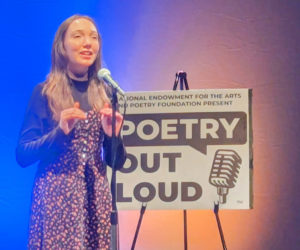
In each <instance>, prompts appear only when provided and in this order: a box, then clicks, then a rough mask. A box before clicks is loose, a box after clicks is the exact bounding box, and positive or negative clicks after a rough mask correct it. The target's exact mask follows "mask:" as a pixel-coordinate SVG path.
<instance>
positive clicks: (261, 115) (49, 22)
mask: <svg viewBox="0 0 300 250" xmlns="http://www.w3.org/2000/svg"><path fill="white" fill-rule="evenodd" d="M0 4H1V5H0V7H1V8H0V19H1V29H0V42H1V52H0V62H1V67H0V70H1V75H0V76H1V98H0V105H1V107H2V108H1V112H2V115H1V123H0V131H1V132H0V150H1V175H0V249H18V250H21V249H25V248H26V247H25V245H26V237H27V226H28V217H29V208H30V196H31V187H32V183H33V177H34V173H35V171H36V167H35V166H31V167H29V168H27V169H22V168H20V167H19V166H18V165H17V163H16V162H15V156H14V150H15V145H16V140H17V135H18V131H19V129H20V125H21V121H22V120H23V115H24V111H25V107H26V105H27V102H28V99H29V97H30V95H31V91H32V89H33V87H34V86H35V85H36V84H37V83H39V82H41V81H43V80H44V79H45V76H46V74H47V73H48V71H49V68H50V49H51V45H52V40H53V37H54V33H55V31H56V29H57V27H58V26H59V24H60V23H61V22H62V21H63V20H64V19H65V18H67V17H69V16H70V15H72V14H75V13H81V14H88V15H91V16H92V17H94V18H95V19H96V21H97V23H98V25H99V28H100V31H101V33H102V36H103V52H104V60H105V63H106V66H107V67H108V68H109V69H110V70H111V72H112V74H113V75H114V77H115V78H116V80H118V81H119V83H120V84H121V86H122V87H123V88H124V89H125V90H127V91H148V90H169V89H171V88H172V86H173V81H174V77H175V76H174V74H175V72H176V71H178V70H181V69H183V70H185V71H187V72H188V81H189V85H190V88H192V89H199V88H252V89H253V132H254V145H253V147H254V209H253V210H247V211H220V216H221V220H222V225H223V230H224V232H225V238H226V240H227V246H228V249H237V250H240V249H243V250H247V249H249V250H253V249H256V250H265V249H299V245H300V237H299V235H300V198H299V190H300V185H299V182H300V181H299V180H300V157H299V155H300V150H299V146H300V145H299V139H300V136H299V133H298V130H297V129H299V121H300V116H299V107H300V100H299V96H300V86H299V83H300V77H299V69H300V1H298V0H294V1H293V0H286V1H284V0H282V1H279V0H243V1H242V0H236V1H234V0H231V1H218V0H210V1H206V0H197V1H196V0H194V1H193V0H161V1H159V0H153V1H143V0H142V1H141V0H133V1H121V0H111V1H95V0H90V1H79V0H73V1H49V0H48V1H46V0H44V1H42V0H39V1H38V0H35V1H34V0H32V1H16V0H15V1H13V0H12V1H4V0H2V1H1V3H0ZM138 214H139V212H138V211H131V212H126V211H123V212H121V213H120V232H121V249H130V245H131V241H132V238H133V235H134V230H135V226H136V223H137V219H138ZM188 244H189V249H195V250H196V249H221V247H222V246H221V243H220V239H219V235H218V231H217V226H216V223H215V219H214V215H213V213H212V211H200V210H199V211H188ZM137 249H155V250H159V249H161V250H163V249H164V250H165V249H183V227H182V211H151V212H150V211H147V212H146V214H145V218H144V221H143V224H142V228H141V231H140V238H139V240H138V242H137Z"/></svg>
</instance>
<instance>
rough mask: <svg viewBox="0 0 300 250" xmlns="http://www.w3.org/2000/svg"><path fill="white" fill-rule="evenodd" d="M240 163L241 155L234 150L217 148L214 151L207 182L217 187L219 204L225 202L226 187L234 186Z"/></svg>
mask: <svg viewBox="0 0 300 250" xmlns="http://www.w3.org/2000/svg"><path fill="white" fill-rule="evenodd" d="M241 163H242V159H241V157H240V156H239V155H238V154H237V153H236V152H235V151H234V150H225V149H223V150H222V149H219V150H217V151H216V153H215V157H214V161H213V164H212V168H211V172H210V176H209V183H210V184H211V185H213V186H215V187H217V193H218V195H219V202H220V203H221V204H224V203H226V196H227V194H228V189H229V188H233V187H234V186H235V183H236V180H237V177H238V173H239V168H240V164H241Z"/></svg>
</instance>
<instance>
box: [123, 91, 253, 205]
mask: <svg viewBox="0 0 300 250" xmlns="http://www.w3.org/2000/svg"><path fill="white" fill-rule="evenodd" d="M125 98H126V100H127V104H126V105H127V112H126V113H127V114H126V117H125V121H124V126H123V129H122V136H123V139H124V143H125V145H126V149H127V153H128V159H127V160H126V162H125V164H124V167H123V169H121V171H119V172H118V174H117V202H118V208H119V209H126V210H127V209H140V207H141V203H142V202H147V207H148V209H212V208H213V206H214V203H215V202H219V203H220V208H223V209H249V208H251V207H252V199H251V198H252V197H251V194H252V183H251V180H252V178H251V174H252V171H251V169H252V165H251V163H252V138H251V90H249V89H205V90H188V91H165V92H143V93H141V92H133V93H127V94H126V97H125ZM119 103H120V109H121V111H123V108H124V98H121V97H120V98H119Z"/></svg>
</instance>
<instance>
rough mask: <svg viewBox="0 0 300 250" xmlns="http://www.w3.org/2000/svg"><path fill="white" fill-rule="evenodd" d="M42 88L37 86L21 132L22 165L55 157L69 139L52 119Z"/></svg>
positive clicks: (18, 156) (19, 153)
mask: <svg viewBox="0 0 300 250" xmlns="http://www.w3.org/2000/svg"><path fill="white" fill-rule="evenodd" d="M42 88H43V86H42V84H39V85H37V86H36V87H35V89H34V91H33V94H32V96H31V98H30V101H29V104H28V107H27V110H26V113H25V118H24V122H23V124H22V128H21V131H20V134H19V140H18V145H17V148H16V160H17V162H18V163H19V164H20V165H21V166H22V167H27V166H29V165H31V164H33V163H35V162H37V161H40V160H46V158H49V159H50V158H52V157H55V156H56V155H57V154H58V153H59V152H60V151H62V149H63V143H64V141H66V140H67V139H68V136H67V135H65V134H64V133H63V131H62V130H61V129H60V128H59V126H58V125H57V123H55V122H54V121H53V120H52V118H51V114H50V112H49V109H48V103H47V98H46V97H45V96H43V95H42V94H41V91H42Z"/></svg>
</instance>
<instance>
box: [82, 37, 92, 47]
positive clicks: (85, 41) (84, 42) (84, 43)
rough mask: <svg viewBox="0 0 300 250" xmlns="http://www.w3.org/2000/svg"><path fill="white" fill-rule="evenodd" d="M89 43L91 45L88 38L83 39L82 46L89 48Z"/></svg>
mask: <svg viewBox="0 0 300 250" xmlns="http://www.w3.org/2000/svg"><path fill="white" fill-rule="evenodd" d="M91 43H92V41H91V38H90V37H85V38H84V41H83V46H84V47H91Z"/></svg>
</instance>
